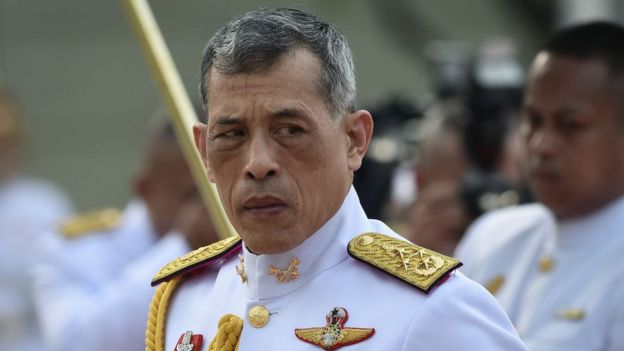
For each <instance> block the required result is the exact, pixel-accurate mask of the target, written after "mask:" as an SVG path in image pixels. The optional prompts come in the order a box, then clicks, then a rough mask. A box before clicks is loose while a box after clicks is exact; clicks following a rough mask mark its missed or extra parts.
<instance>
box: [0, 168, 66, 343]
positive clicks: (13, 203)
mask: <svg viewBox="0 0 624 351" xmlns="http://www.w3.org/2000/svg"><path fill="white" fill-rule="evenodd" d="M71 211H72V205H71V202H70V201H69V199H68V198H67V196H65V194H64V193H62V192H61V191H60V190H59V189H58V188H56V187H55V186H54V185H53V184H50V183H47V182H45V181H41V180H37V179H33V178H30V177H26V176H19V177H14V178H11V179H5V180H3V181H1V182H0V350H2V351H34V350H37V351H40V350H42V348H43V340H42V338H41V332H40V330H39V325H38V323H37V315H36V311H35V302H34V301H33V298H32V294H30V288H31V284H30V276H29V274H28V272H29V271H30V270H31V269H32V266H33V264H34V256H35V255H34V251H35V249H34V245H33V243H36V242H37V241H39V240H40V239H41V234H42V233H43V232H45V231H47V230H50V229H51V228H52V227H53V226H54V224H55V223H56V222H58V221H59V220H60V219H62V218H63V217H66V216H68V215H70V214H71Z"/></svg>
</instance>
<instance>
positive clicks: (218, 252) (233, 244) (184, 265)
mask: <svg viewBox="0 0 624 351" xmlns="http://www.w3.org/2000/svg"><path fill="white" fill-rule="evenodd" d="M241 242H242V239H241V238H240V237H238V236H233V237H230V238H227V239H223V240H221V241H217V242H216V243H213V244H210V245H208V246H204V247H201V248H199V249H197V250H195V251H191V252H189V253H187V254H186V255H184V256H182V257H179V258H176V259H175V260H173V261H171V262H169V263H168V264H167V265H166V266H164V267H163V268H162V269H161V270H160V271H158V273H156V275H155V276H154V278H153V279H152V286H154V285H157V284H160V283H161V282H164V281H167V280H169V279H171V278H173V277H175V276H177V275H179V274H182V273H185V272H188V271H190V270H193V269H195V268H198V267H199V266H203V265H207V264H210V263H212V262H215V261H218V260H220V259H222V258H224V257H227V256H228V255H229V254H232V253H234V252H236V251H238V250H239V249H240V248H241Z"/></svg>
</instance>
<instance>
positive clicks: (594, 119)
mask: <svg viewBox="0 0 624 351" xmlns="http://www.w3.org/2000/svg"><path fill="white" fill-rule="evenodd" d="M515 50H516V49H515V48H514V46H513V43H512V42H511V41H507V40H500V39H497V40H492V41H489V42H486V43H484V44H483V46H482V47H480V48H478V50H475V52H473V53H471V52H468V51H466V47H465V46H463V45H457V43H453V42H436V43H433V44H431V46H430V47H429V48H428V50H426V53H427V55H428V57H427V58H428V60H429V62H430V72H431V74H432V76H431V77H430V78H431V81H432V86H431V92H432V94H431V95H430V96H427V97H423V98H422V99H420V100H418V101H413V100H409V99H407V98H405V97H401V96H392V97H388V99H387V100H385V101H382V102H380V103H379V104H377V105H374V106H370V107H369V108H368V109H369V110H370V111H371V113H372V114H373V116H374V119H375V129H374V135H373V140H372V142H371V146H370V149H369V152H368V154H367V157H366V159H365V162H364V164H363V166H362V168H361V170H360V171H358V172H357V173H356V176H355V179H354V184H355V187H356V189H357V190H358V193H359V194H360V199H361V201H362V204H363V206H364V209H365V211H366V212H367V215H368V216H369V217H370V218H379V219H383V220H385V221H386V222H387V223H391V224H392V225H393V226H395V229H397V231H398V232H400V233H402V235H403V236H405V238H407V239H408V240H410V241H412V242H414V243H416V244H418V245H421V246H424V247H426V248H429V249H432V250H435V251H438V252H440V253H443V254H445V255H448V256H457V257H459V258H460V259H461V260H462V261H463V262H464V264H465V268H464V272H465V274H466V275H468V276H469V277H470V278H472V279H475V280H476V281H477V282H479V283H481V284H482V285H483V286H484V287H486V288H487V289H488V290H490V292H491V293H492V294H494V295H495V296H496V297H497V298H498V299H499V302H501V304H502V305H503V307H504V308H505V310H506V311H507V313H508V314H509V316H510V317H511V320H512V321H513V322H514V325H515V326H516V328H517V329H518V331H519V332H520V335H521V337H523V338H524V339H525V341H526V342H527V344H528V346H529V347H530V348H531V349H536V350H612V351H615V350H618V347H624V346H623V345H624V341H623V339H624V337H623V336H622V335H624V329H621V328H624V306H622V307H620V305H621V304H622V303H621V302H620V301H619V300H620V299H618V295H617V294H618V293H624V286H622V283H621V280H619V279H618V278H622V275H623V274H624V273H623V272H624V267H623V266H622V264H621V263H620V262H619V260H618V258H619V255H621V254H622V252H624V251H622V250H624V238H623V237H622V235H621V232H622V231H623V230H624V200H623V198H622V196H623V195H624V156H623V155H624V106H622V101H624V90H623V89H624V29H622V27H620V26H618V25H613V24H607V23H593V24H588V25H585V26H577V27H573V28H572V29H569V30H564V31H561V32H559V33H557V34H556V35H555V36H553V37H552V38H551V39H550V41H548V42H547V44H545V46H544V47H543V48H542V49H541V51H540V52H539V53H537V55H536V57H535V61H534V62H533V64H532V66H531V67H530V69H525V68H524V67H522V65H521V64H520V63H519V60H518V58H517V52H516V51H515ZM145 129H146V138H145V140H146V142H145V147H144V149H143V154H144V157H143V159H142V166H141V168H140V170H139V171H138V172H137V174H136V175H135V177H134V178H133V179H129V180H128V183H129V184H130V185H131V188H132V189H133V194H130V195H129V196H128V203H127V206H126V207H125V208H124V209H121V210H117V209H100V210H96V209H94V210H93V211H88V212H87V213H81V214H77V213H74V212H73V208H72V201H71V200H70V199H69V198H68V197H67V196H66V195H64V193H63V192H62V191H61V190H60V189H59V188H58V187H56V186H54V185H53V184H50V183H49V182H47V181H45V180H40V179H35V178H33V177H31V176H28V175H27V174H25V173H24V172H23V171H22V168H21V165H22V162H23V160H24V159H25V157H26V155H24V145H25V143H26V141H27V137H26V136H27V130H26V128H25V125H24V123H23V118H22V116H21V115H20V109H19V106H18V104H17V102H16V99H15V98H14V97H13V96H12V95H11V93H10V91H9V90H8V89H4V88H3V89H2V90H0V349H1V350H7V351H9V350H20V351H27V350H35V349H36V350H65V351H67V350H77V349H82V348H84V347H85V345H88V346H87V347H88V348H89V349H102V350H137V349H141V348H143V347H144V345H143V342H144V339H143V332H144V326H145V323H146V316H147V311H148V305H149V302H150V298H151V296H152V294H153V290H152V288H151V287H150V286H149V282H150V279H151V277H152V275H153V274H154V273H155V272H156V271H157V270H158V269H159V268H160V267H161V266H162V265H164V264H165V263H166V262H168V261H169V260H171V259H173V258H175V257H177V256H180V255H182V254H184V253H186V252H188V251H190V250H192V249H195V248H199V247H201V246H204V245H207V244H210V243H212V242H215V241H217V240H218V236H217V233H216V231H215V229H214V227H213V226H212V223H211V221H210V217H209V216H208V214H207V212H206V209H205V207H204V205H203V203H202V201H201V199H200V197H199V196H198V191H197V187H196V185H195V183H194V181H193V178H192V177H191V174H190V171H189V168H188V166H187V165H186V162H185V160H184V157H183V154H182V152H181V150H180V147H179V146H178V143H177V142H176V140H175V134H174V132H173V130H172V127H171V125H170V124H169V123H168V122H167V116H166V115H164V114H163V113H156V114H155V116H154V117H153V118H152V119H151V123H150V125H148V126H146V128H145ZM607 271H608V272H609V273H608V274H607V273H606V272H607ZM619 296H621V295H619ZM613 311H615V312H613ZM600 316H608V318H602V317H600ZM594 328H595V330H598V329H600V330H601V331H600V332H597V334H596V333H594ZM618 345H619V346H618ZM620 350H621V349H620Z"/></svg>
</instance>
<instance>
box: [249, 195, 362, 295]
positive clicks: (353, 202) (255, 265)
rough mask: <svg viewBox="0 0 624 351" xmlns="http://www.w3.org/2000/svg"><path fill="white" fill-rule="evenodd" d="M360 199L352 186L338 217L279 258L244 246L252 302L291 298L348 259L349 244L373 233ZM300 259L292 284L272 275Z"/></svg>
mask: <svg viewBox="0 0 624 351" xmlns="http://www.w3.org/2000/svg"><path fill="white" fill-rule="evenodd" d="M372 230H373V227H372V226H371V224H370V223H369V221H368V218H367V217H366V214H365V213H364V210H363V209H362V206H361V205H360V200H359V198H358V196H357V193H356V192H355V189H353V187H351V189H350V190H349V193H348V194H347V196H346V197H345V200H344V202H343V204H342V206H341V207H340V209H339V210H338V212H336V214H335V215H334V216H333V217H332V218H331V219H330V220H329V221H327V223H325V224H324V225H323V226H322V227H321V228H320V229H319V230H317V231H316V233H314V234H313V235H312V236H310V237H309V238H308V239H306V240H305V241H304V242H303V243H301V245H299V246H297V247H295V248H293V249H292V250H289V251H287V252H284V253H280V254H275V255H255V254H253V253H251V252H249V250H247V248H246V247H245V246H244V245H243V257H244V268H245V272H246V274H247V283H246V284H247V294H248V296H249V298H250V299H252V300H262V299H268V298H274V297H278V296H283V295H287V294H289V293H291V292H293V291H295V290H297V289H299V288H300V287H302V286H303V285H305V284H306V283H308V282H309V281H310V280H312V279H313V278H314V277H315V276H317V275H318V274H320V273H322V272H324V271H326V270H328V269H330V268H331V267H333V266H335V265H337V264H339V263H340V262H342V261H344V260H346V259H347V258H348V256H349V255H348V253H347V244H348V243H349V241H350V240H351V239H352V238H353V237H354V236H356V235H357V234H360V233H362V232H367V231H372ZM292 257H296V258H297V259H298V260H299V265H298V267H297V271H298V272H299V276H298V277H297V278H296V279H294V280H292V281H289V282H285V283H284V282H280V281H278V279H277V277H276V276H275V275H272V274H270V273H269V272H270V270H271V266H274V267H277V268H279V269H286V268H287V267H288V265H289V263H290V261H291V259H292Z"/></svg>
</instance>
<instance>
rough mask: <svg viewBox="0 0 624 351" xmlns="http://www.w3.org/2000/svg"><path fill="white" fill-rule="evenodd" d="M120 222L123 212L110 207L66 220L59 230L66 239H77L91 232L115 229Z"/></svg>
mask: <svg viewBox="0 0 624 351" xmlns="http://www.w3.org/2000/svg"><path fill="white" fill-rule="evenodd" d="M120 222H121V212H120V211H119V210H117V209H115V208H108V209H105V210H101V211H94V212H88V213H84V214H81V215H78V216H76V217H72V218H69V219H67V220H64V221H63V222H61V223H60V225H59V232H60V233H61V234H63V236H64V237H65V238H66V239H75V238H79V237H82V236H84V235H86V234H89V233H95V232H101V231H106V230H111V229H115V228H117V226H119V223H120Z"/></svg>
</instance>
